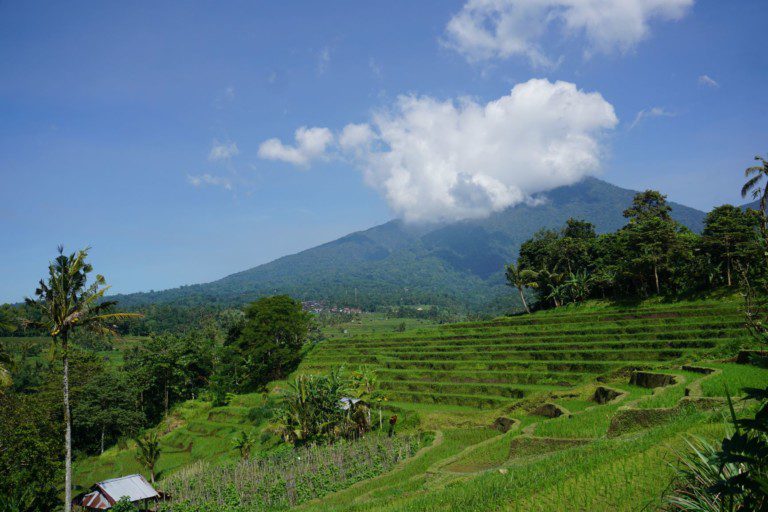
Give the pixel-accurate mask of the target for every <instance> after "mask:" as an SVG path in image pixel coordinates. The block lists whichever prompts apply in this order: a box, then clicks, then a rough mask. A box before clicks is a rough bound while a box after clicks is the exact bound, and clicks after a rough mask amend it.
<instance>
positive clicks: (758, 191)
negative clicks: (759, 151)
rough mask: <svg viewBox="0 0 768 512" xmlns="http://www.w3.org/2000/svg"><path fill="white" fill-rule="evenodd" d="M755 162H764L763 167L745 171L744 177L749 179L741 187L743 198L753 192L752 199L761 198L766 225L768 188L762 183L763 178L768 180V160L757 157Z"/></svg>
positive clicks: (763, 218) (755, 166) (756, 166)
mask: <svg viewBox="0 0 768 512" xmlns="http://www.w3.org/2000/svg"><path fill="white" fill-rule="evenodd" d="M755 160H757V161H758V162H762V165H754V166H752V167H749V168H747V169H746V170H745V171H744V177H746V178H749V179H748V180H747V182H746V183H745V184H744V186H743V187H741V197H747V194H749V193H750V192H751V193H752V199H757V198H758V197H759V198H760V211H761V212H762V222H763V224H765V208H766V206H768V187H766V186H763V185H761V184H760V182H761V181H762V180H763V178H767V179H768V160H766V159H765V158H763V157H761V156H760V155H757V156H756V157H755ZM758 185H759V186H758Z"/></svg>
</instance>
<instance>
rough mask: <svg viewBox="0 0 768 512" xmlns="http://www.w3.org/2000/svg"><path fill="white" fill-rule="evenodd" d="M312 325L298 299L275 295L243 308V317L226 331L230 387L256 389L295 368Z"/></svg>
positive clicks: (226, 355)
mask: <svg viewBox="0 0 768 512" xmlns="http://www.w3.org/2000/svg"><path fill="white" fill-rule="evenodd" d="M310 326H311V315H310V314H309V313H307V312H306V311H304V310H303V309H302V307H301V302H299V301H297V300H294V299H292V298H291V297H288V296H287V295H277V296H274V297H265V298H262V299H259V300H257V301H256V302H254V303H252V304H251V305H249V306H248V307H247V308H246V309H245V320H244V321H243V322H242V323H241V324H239V325H237V326H235V327H234V328H233V329H232V330H231V331H230V334H229V338H228V341H227V347H226V352H225V360H226V363H225V364H226V365H227V366H228V368H229V369H230V371H229V372H228V373H229V375H230V376H231V378H232V386H233V387H234V388H236V389H240V390H253V389H258V388H260V387H261V386H263V385H264V384H266V383H267V382H269V381H271V380H275V379H279V378H283V377H285V376H286V375H288V374H289V373H290V372H292V371H293V370H295V369H296V367H297V366H298V364H299V362H300V360H301V356H302V348H303V347H304V343H305V342H306V341H307V336H308V333H309V330H310Z"/></svg>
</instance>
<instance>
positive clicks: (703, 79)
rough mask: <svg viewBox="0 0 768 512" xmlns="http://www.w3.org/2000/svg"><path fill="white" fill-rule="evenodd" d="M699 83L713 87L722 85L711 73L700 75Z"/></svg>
mask: <svg viewBox="0 0 768 512" xmlns="http://www.w3.org/2000/svg"><path fill="white" fill-rule="evenodd" d="M699 85H706V86H707V87H712V88H713V89H717V88H718V87H720V84H719V83H717V82H716V81H715V79H714V78H712V77H711V76H709V75H701V76H700V77H699Z"/></svg>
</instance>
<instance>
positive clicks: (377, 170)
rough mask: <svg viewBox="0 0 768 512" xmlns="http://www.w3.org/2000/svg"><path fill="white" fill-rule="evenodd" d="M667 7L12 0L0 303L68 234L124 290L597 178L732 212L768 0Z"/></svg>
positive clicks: (3, 82) (747, 145)
mask: <svg viewBox="0 0 768 512" xmlns="http://www.w3.org/2000/svg"><path fill="white" fill-rule="evenodd" d="M609 3H610V2H609ZM656 3H657V2H654V1H653V0H625V1H624V2H618V3H617V6H618V7H616V8H615V9H613V10H612V11H611V12H597V13H596V12H595V11H594V10H592V9H590V6H591V5H593V4H594V0H542V2H541V4H542V6H541V7H539V8H536V9H532V10H531V9H529V10H528V11H526V10H524V9H522V8H521V7H520V5H521V3H520V2H516V1H515V0H508V1H506V2H505V1H503V0H497V1H495V3H494V2H491V1H490V0H470V2H469V4H467V5H465V4H466V2H462V1H445V0H441V1H435V2H428V1H419V2H412V1H390V2H359V1H337V2H330V3H325V2H259V3H256V2H216V3H214V2H207V3H203V2H123V3H117V2H99V3H97V2H82V3H81V2H67V3H62V2H2V3H0V229H1V230H2V234H3V236H2V242H0V243H1V244H2V251H0V268H2V269H3V270H2V272H0V301H16V300H20V299H21V298H22V297H23V296H25V295H29V294H31V293H32V291H33V290H34V285H35V283H36V281H37V279H39V278H40V277H42V275H43V273H44V271H45V267H46V264H47V262H48V261H49V260H50V259H51V258H52V257H53V256H54V252H55V247H56V245H57V244H59V243H63V244H65V246H66V247H67V248H68V249H75V248H80V247H84V246H88V245H90V246H92V248H93V249H92V252H91V254H92V261H93V263H94V265H95V266H96V269H97V270H98V271H99V272H100V273H102V274H104V275H105V276H106V277H107V280H108V282H110V283H111V284H112V285H113V287H114V288H113V289H114V291H118V292H131V291H139V290H149V289H156V290H157V289H163V288H168V287H173V286H178V285H181V284H191V283H197V282H206V281H210V280H214V279H217V278H220V277H223V276H225V275H227V274H229V273H232V272H236V271H239V270H243V269H245V268H249V267H252V266H254V265H257V264H259V263H264V262H267V261H269V260H271V259H274V258H276V257H279V256H282V255H285V254H289V253H292V252H295V251H298V250H301V249H305V248H309V247H312V246H314V245H317V244H318V243H322V242H325V241H329V240H331V239H334V238H336V237H338V236H341V235H344V234H346V233H348V232H350V231H353V230H357V229H364V228H367V227H370V226H373V225H375V224H379V223H382V222H385V221H387V220H389V219H391V218H393V217H396V216H404V217H406V218H412V219H415V220H439V219H437V218H436V216H438V217H439V216H440V215H447V217H444V219H457V218H466V217H471V216H481V215H483V214H486V213H487V212H489V211H492V210H494V209H499V208H503V207H506V206H507V205H510V204H515V203H517V202H520V201H527V200H530V197H531V195H532V194H534V193H539V192H542V191H544V192H545V191H546V189H547V188H549V187H552V186H556V185H558V184H564V183H568V182H572V181H573V180H574V179H578V177H580V176H582V175H597V176H600V177H602V178H603V179H605V180H607V181H609V182H612V183H615V184H617V185H620V186H624V187H628V188H636V189H642V188H649V187H653V188H658V189H660V190H662V191H663V192H664V193H667V194H668V195H669V197H670V199H672V200H675V201H678V202H681V203H685V204H688V205H690V206H694V207H697V208H700V209H705V210H706V209H709V208H711V207H712V206H714V205H717V204H721V203H725V202H732V203H741V202H742V200H741V199H740V198H739V196H738V194H737V192H738V188H739V186H740V184H741V181H742V178H741V172H742V169H744V168H745V167H747V166H749V165H751V164H752V157H753V156H754V155H755V154H757V153H761V154H765V153H766V152H768V125H767V124H766V122H765V120H766V118H767V117H768V104H767V103H766V100H765V90H766V83H768V52H766V44H765V41H764V35H763V32H764V27H763V26H762V24H763V22H764V20H765V18H766V15H767V14H768V4H766V3H765V2H764V1H748V0H741V1H739V2H718V1H714V0H711V1H705V0H699V1H696V2H693V1H692V0H673V1H672V2H671V4H675V5H674V6H672V7H669V8H659V7H658V6H656ZM491 4H493V5H494V6H496V7H497V8H495V9H493V8H491V7H489V6H490V5H491ZM671 4H670V5H671ZM499 5H501V7H500V8H498V6H499ZM624 7H627V8H628V9H629V10H628V11H627V12H624V11H623V10H622V9H623V8H624ZM638 13H639V14H638ZM547 20H549V21H547ZM552 20H554V21H552ZM451 27H453V28H451ZM489 27H490V28H489ZM558 81H559V82H558ZM542 98H543V99H542ZM489 104H490V106H489ZM497 107H498V108H497ZM493 112H496V114H493ZM499 112H500V113H499ZM553 112H554V114H553ZM561 114H562V115H561ZM424 123H427V124H426V125H425V124H424ZM351 124H353V125H357V126H358V128H360V130H361V131H360V133H361V134H362V135H361V137H358V139H360V140H358V141H357V142H355V141H353V143H350V144H347V143H346V141H347V140H351V139H345V138H344V133H345V132H344V128H345V127H346V126H348V125H351ZM425 126H426V128H425ZM301 127H305V128H306V129H307V130H311V129H316V131H314V132H308V135H307V137H306V144H305V145H304V146H302V143H300V142H297V141H296V140H295V133H296V130H297V129H299V128H301ZM366 134H367V136H363V135H366ZM398 134H399V135H398ZM403 134H406V135H408V140H407V141H405V142H403V141H401V140H400V139H397V137H398V136H401V135H403ZM443 137H444V138H443ZM270 139H274V140H272V142H271V143H270V144H271V146H269V145H267V146H265V143H266V142H267V141H270ZM361 140H362V141H363V142H362V143H361V142H360V141H361ZM444 140H449V141H452V142H450V143H445V144H441V141H444ZM475 143H476V144H477V145H473V144H475ZM361 144H363V145H361ZM441 146H445V147H441ZM478 147H480V148H483V151H481V152H482V153H483V154H482V155H478V154H476V153H477V151H473V149H475V150H476V149H477V148H478ZM552 147H557V148H558V149H557V151H556V152H554V153H552V154H547V158H546V159H544V160H542V159H541V158H540V156H541V154H542V153H543V152H547V151H549V150H550V149H551V148H552ZM489 148H490V149H489ZM494 148H495V149H494ZM539 149H541V151H539ZM496 150H498V151H500V153H498V154H497V153H495V151H496ZM534 150H536V151H534ZM572 157H573V158H572ZM566 160H567V161H568V162H571V161H576V162H577V164H578V165H577V164H572V163H565V162H564V161H566ZM456 162H458V163H456ZM457 166H458V167H457ZM552 169H554V170H552ZM550 171H551V172H550ZM403 176H406V177H407V180H406V181H405V182H404V181H403V180H402V179H401V178H402V177H403ZM403 183H408V185H407V186H403ZM436 191H437V192H436ZM462 201H463V202H462Z"/></svg>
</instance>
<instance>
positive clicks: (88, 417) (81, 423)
mask: <svg viewBox="0 0 768 512" xmlns="http://www.w3.org/2000/svg"><path fill="white" fill-rule="evenodd" d="M138 397H139V393H138V392H137V389H136V387H135V385H134V382H133V381H132V380H131V379H130V378H129V376H128V375H126V373H125V372H120V371H117V370H115V369H113V368H103V369H101V371H100V372H99V373H98V374H96V375H95V376H94V377H93V378H91V379H89V380H88V381H87V383H85V385H83V386H82V387H80V389H78V391H77V393H76V395H75V396H73V407H72V415H73V428H74V429H75V430H76V432H77V436H76V439H77V444H79V445H83V446H86V447H88V448H90V451H95V450H94V447H96V446H98V447H99V451H100V452H102V453H103V452H104V448H105V445H108V444H111V443H113V442H114V441H115V440H117V439H118V438H119V437H122V436H133V435H135V434H136V433H137V432H138V431H139V429H141V428H142V427H143V426H144V423H145V421H146V418H145V416H144V413H143V411H141V410H140V409H139V408H138V407H137V405H138V404H137V399H138Z"/></svg>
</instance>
